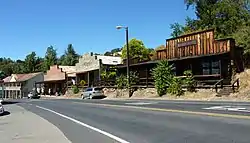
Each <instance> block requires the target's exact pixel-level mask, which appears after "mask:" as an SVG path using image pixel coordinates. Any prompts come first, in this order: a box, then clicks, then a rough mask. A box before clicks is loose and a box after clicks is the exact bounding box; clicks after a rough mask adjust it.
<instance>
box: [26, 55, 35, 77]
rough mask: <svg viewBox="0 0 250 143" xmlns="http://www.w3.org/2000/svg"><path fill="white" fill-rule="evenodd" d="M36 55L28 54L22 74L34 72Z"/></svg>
mask: <svg viewBox="0 0 250 143" xmlns="http://www.w3.org/2000/svg"><path fill="white" fill-rule="evenodd" d="M36 60H37V58H36V53H35V52H31V53H30V54H28V55H27V56H26V58H25V60H24V66H25V67H24V72H25V73H32V72H35V71H36Z"/></svg>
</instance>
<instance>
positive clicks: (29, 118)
mask: <svg viewBox="0 0 250 143" xmlns="http://www.w3.org/2000/svg"><path fill="white" fill-rule="evenodd" d="M4 108H5V110H6V111H8V112H10V114H9V115H5V116H0V142H1V143H70V141H69V140H68V139H67V138H66V137H65V136H64V134H63V133H62V132H61V131H60V130H59V129H58V128H57V127H56V126H54V125H53V124H51V123H49V122H48V121H46V120H45V119H43V118H41V117H39V116H38V115H36V114H33V113H31V112H29V111H27V110H25V109H23V108H22V107H20V106H18V105H15V104H9V105H5V106H4Z"/></svg>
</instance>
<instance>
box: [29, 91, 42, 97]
mask: <svg viewBox="0 0 250 143" xmlns="http://www.w3.org/2000/svg"><path fill="white" fill-rule="evenodd" d="M39 98H40V96H39V95H38V94H33V92H30V93H29V94H28V99H39Z"/></svg>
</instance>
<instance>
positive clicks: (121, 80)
mask: <svg viewBox="0 0 250 143" xmlns="http://www.w3.org/2000/svg"><path fill="white" fill-rule="evenodd" d="M127 82H128V80H127V77H126V76H125V75H123V74H122V75H120V76H119V77H117V78H116V84H117V88H118V89H123V88H124V87H125V86H127Z"/></svg>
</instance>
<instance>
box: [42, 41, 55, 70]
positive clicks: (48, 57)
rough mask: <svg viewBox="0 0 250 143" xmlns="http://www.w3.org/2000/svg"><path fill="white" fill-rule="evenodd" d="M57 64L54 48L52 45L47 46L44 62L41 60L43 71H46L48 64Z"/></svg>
mask: <svg viewBox="0 0 250 143" xmlns="http://www.w3.org/2000/svg"><path fill="white" fill-rule="evenodd" d="M56 64H57V53H56V50H55V49H54V48H53V46H50V47H48V48H47V51H46V54H45V57H44V62H43V68H44V71H47V70H48V69H49V67H50V66H52V65H56Z"/></svg>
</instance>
